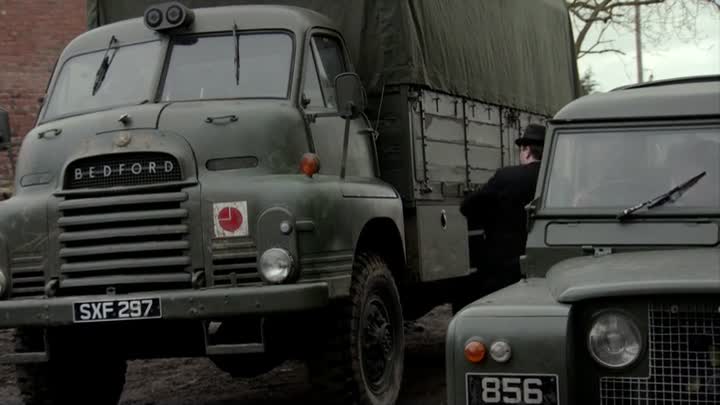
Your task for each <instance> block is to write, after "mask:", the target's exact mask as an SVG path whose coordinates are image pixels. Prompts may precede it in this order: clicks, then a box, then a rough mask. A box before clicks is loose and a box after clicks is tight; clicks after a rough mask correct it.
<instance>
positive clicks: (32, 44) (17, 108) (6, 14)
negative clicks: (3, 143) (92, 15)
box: [0, 0, 86, 199]
mask: <svg viewBox="0 0 720 405" xmlns="http://www.w3.org/2000/svg"><path fill="white" fill-rule="evenodd" d="M85 18H86V17H85V0H0V106H2V107H3V108H4V109H6V110H8V111H9V113H10V125H11V130H12V135H13V144H14V145H15V147H14V148H13V151H11V153H10V154H9V153H8V152H5V151H3V152H0V188H2V187H5V186H6V185H7V184H8V183H11V182H12V176H13V173H12V166H13V165H12V161H11V159H9V158H10V157H13V158H14V156H16V154H17V147H18V146H19V144H20V142H21V140H22V137H23V136H24V135H25V134H26V133H27V132H28V131H29V130H30V129H31V128H32V126H33V124H34V122H35V118H36V115H37V112H38V107H39V104H38V99H39V98H40V97H42V96H43V93H44V92H45V88H46V86H47V81H48V79H49V77H50V73H51V70H52V68H53V65H54V64H55V60H56V59H57V58H58V56H60V52H62V49H63V48H64V47H65V45H67V43H68V42H70V41H71V40H72V39H73V38H74V37H75V36H76V35H78V34H79V33H82V32H83V31H84V30H85V27H86V22H85ZM0 199H1V197H0Z"/></svg>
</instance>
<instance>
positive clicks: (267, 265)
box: [260, 248, 293, 284]
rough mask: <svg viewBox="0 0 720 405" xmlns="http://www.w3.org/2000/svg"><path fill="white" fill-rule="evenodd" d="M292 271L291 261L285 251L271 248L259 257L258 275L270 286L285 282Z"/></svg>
mask: <svg viewBox="0 0 720 405" xmlns="http://www.w3.org/2000/svg"><path fill="white" fill-rule="evenodd" d="M292 271H293V259H292V256H290V253H289V252H288V251H287V250H285V249H280V248H272V249H268V250H266V251H265V252H264V253H263V254H262V256H261V257H260V275H261V276H262V277H263V278H264V279H265V281H267V282H268V283H272V284H280V283H282V282H283V281H285V280H287V278H288V277H290V275H291V274H292Z"/></svg>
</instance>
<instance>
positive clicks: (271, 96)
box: [0, 0, 579, 404]
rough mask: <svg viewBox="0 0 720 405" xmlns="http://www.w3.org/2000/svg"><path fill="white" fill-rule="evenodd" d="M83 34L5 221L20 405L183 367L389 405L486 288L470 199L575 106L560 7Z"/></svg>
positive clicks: (180, 23) (65, 56)
mask: <svg viewBox="0 0 720 405" xmlns="http://www.w3.org/2000/svg"><path fill="white" fill-rule="evenodd" d="M210 6H213V7H210ZM299 6H302V7H299ZM87 17H88V31H87V32H85V33H83V34H82V35H79V36H78V37H77V38H75V39H73V40H72V41H71V42H70V43H69V44H68V45H67V47H66V48H65V49H64V51H63V52H62V54H61V55H60V57H59V59H58V61H57V64H56V67H55V69H54V71H53V73H52V75H51V78H50V80H49V83H48V87H47V94H46V97H45V98H44V102H43V105H42V108H41V111H40V113H39V115H38V119H37V125H36V126H35V128H33V129H32V130H31V131H30V132H29V133H28V134H26V135H25V137H24V140H23V143H22V146H21V148H20V151H19V155H18V159H17V161H18V164H17V169H16V178H15V195H14V196H13V197H12V198H10V199H8V200H6V201H3V202H2V203H1V204H0V328H3V329H10V328H11V329H14V331H15V341H16V348H15V351H14V352H13V353H1V354H0V362H4V363H12V364H15V367H16V369H17V376H18V379H17V382H18V385H19V388H20V390H21V392H22V396H23V398H24V400H25V401H26V402H27V403H29V404H35V403H63V404H64V403H78V402H81V401H85V402H89V403H93V404H106V403H107V404H114V403H116V402H117V401H118V398H119V396H120V394H121V392H122V390H123V385H124V378H125V377H124V376H125V370H126V362H127V360H129V359H143V358H159V357H164V358H168V357H178V356H183V357H186V356H207V357H209V358H210V359H211V360H212V361H213V362H214V363H215V364H216V365H217V366H218V367H220V368H221V369H222V370H225V371H227V372H228V373H230V374H232V375H234V376H241V377H242V376H252V375H257V374H260V373H263V372H266V371H268V370H270V369H272V368H273V367H275V366H276V365H278V364H280V362H282V361H283V360H285V359H300V360H303V361H307V363H308V365H309V370H310V373H309V374H310V376H311V379H312V381H313V384H314V389H313V391H314V392H315V393H317V394H318V400H328V401H330V402H333V403H343V404H345V403H358V404H392V403H394V402H395V401H396V399H397V397H398V392H399V389H400V385H401V381H402V376H403V358H404V357H403V350H404V349H403V347H404V344H403V342H404V331H403V322H404V320H406V319H414V318H417V317H420V316H422V315H423V314H424V313H426V312H427V311H428V310H430V309H431V308H433V307H434V306H436V305H438V304H442V303H444V302H448V301H451V300H452V298H453V294H452V293H453V288H454V287H455V286H457V285H458V284H459V283H463V282H464V281H465V280H466V276H468V275H469V274H471V273H472V272H473V269H477V268H480V267H481V266H482V263H471V262H470V259H469V247H468V241H469V239H470V231H469V230H468V227H467V224H466V221H465V218H463V217H462V216H461V215H460V213H459V209H458V206H459V203H460V200H461V198H462V197H463V195H464V194H465V193H466V192H467V191H468V190H471V189H473V188H475V187H477V186H478V185H480V184H482V183H484V182H485V181H486V180H487V179H488V177H489V176H490V175H492V173H493V172H494V170H496V169H497V168H499V167H501V166H504V165H509V164H513V163H515V162H516V161H517V154H516V152H515V151H514V150H513V148H512V145H513V143H512V141H513V140H514V139H515V138H517V137H518V136H519V134H520V133H521V131H522V130H523V128H524V127H525V126H526V125H527V124H528V123H531V122H544V120H545V119H546V118H548V117H550V116H552V114H553V113H554V112H555V111H556V110H558V109H559V108H560V107H561V106H562V105H564V104H566V103H567V102H568V101H570V100H572V99H574V98H575V97H576V96H577V94H578V88H579V87H578V81H577V71H576V67H575V58H574V55H573V49H574V48H573V40H572V30H571V26H570V22H569V18H568V14H567V10H566V8H565V5H564V1H563V0H543V1H533V2H527V1H520V0H513V1H508V0H492V1H483V2H477V1H470V0H467V1H454V2H452V5H450V3H448V2H444V1H442V2H440V1H432V2H430V1H427V2H426V1H423V2H398V1H381V0H364V1H353V2H340V1H336V0H306V1H184V2H179V3H159V2H156V1H139V0H138V1H122V2H119V1H109V0H89V1H88V2H87ZM0 121H2V124H3V125H4V126H7V118H6V117H4V116H3V117H2V119H1V120H0ZM73 367H74V371H69V370H71V369H72V368H73Z"/></svg>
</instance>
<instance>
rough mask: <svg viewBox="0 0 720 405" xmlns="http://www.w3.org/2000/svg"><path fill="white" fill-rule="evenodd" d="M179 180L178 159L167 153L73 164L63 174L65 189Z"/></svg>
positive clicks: (97, 158)
mask: <svg viewBox="0 0 720 405" xmlns="http://www.w3.org/2000/svg"><path fill="white" fill-rule="evenodd" d="M180 180H182V173H181V170H180V165H179V164H178V161H177V159H175V158H174V157H173V156H171V155H168V154H166V153H153V152H141V153H122V154H115V155H102V156H93V157H89V158H83V159H78V160H76V161H74V162H72V163H71V164H70V165H69V166H68V168H67V170H66V171H65V189H79V188H107V187H121V186H139V185H145V184H158V183H169V182H175V181H180Z"/></svg>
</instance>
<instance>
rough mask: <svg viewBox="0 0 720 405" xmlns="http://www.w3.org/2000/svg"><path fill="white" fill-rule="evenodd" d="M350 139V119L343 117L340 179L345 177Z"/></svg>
mask: <svg viewBox="0 0 720 405" xmlns="http://www.w3.org/2000/svg"><path fill="white" fill-rule="evenodd" d="M349 141H350V119H345V136H344V138H343V152H342V164H341V166H340V179H341V180H343V179H345V168H346V167H347V154H348V142H349Z"/></svg>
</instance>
